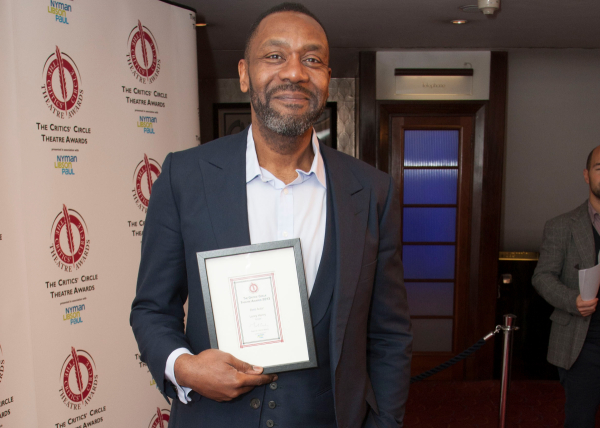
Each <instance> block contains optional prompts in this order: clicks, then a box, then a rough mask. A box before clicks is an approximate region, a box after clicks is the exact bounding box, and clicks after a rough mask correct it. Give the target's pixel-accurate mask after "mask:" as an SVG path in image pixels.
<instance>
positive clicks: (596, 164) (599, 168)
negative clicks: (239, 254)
mask: <svg viewBox="0 0 600 428" xmlns="http://www.w3.org/2000/svg"><path fill="white" fill-rule="evenodd" d="M583 178H584V179H585V182H586V183H587V184H589V185H590V192H592V194H593V195H594V196H596V197H597V198H598V199H600V148H596V149H595V150H594V152H593V153H592V161H591V162H590V169H589V170H588V169H585V170H584V171H583Z"/></svg>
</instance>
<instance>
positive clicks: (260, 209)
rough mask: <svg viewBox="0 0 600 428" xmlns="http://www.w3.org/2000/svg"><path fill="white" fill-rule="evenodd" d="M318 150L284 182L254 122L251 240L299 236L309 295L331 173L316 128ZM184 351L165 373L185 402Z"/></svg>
mask: <svg viewBox="0 0 600 428" xmlns="http://www.w3.org/2000/svg"><path fill="white" fill-rule="evenodd" d="M312 149H313V152H314V154H315V157H314V159H313V162H312V165H311V168H310V171H308V172H305V171H302V170H300V169H297V170H296V171H297V172H298V176H297V177H296V179H295V180H294V181H292V182H291V183H289V184H287V185H286V184H285V183H284V182H283V181H281V180H279V179H278V178H277V177H275V176H274V175H273V174H271V173H270V172H269V171H267V170H266V169H264V168H262V167H261V166H260V165H259V164H258V158H257V156H256V147H255V145H254V138H253V136H252V126H250V129H249V130H248V139H247V145H246V197H247V202H248V226H249V229H250V242H251V243H252V244H260V243H262V242H272V241H281V240H284V239H292V238H300V244H301V246H302V258H303V260H304V273H305V276H306V286H307V288H308V295H309V296H310V293H311V292H312V289H313V286H314V284H315V279H316V277H317V271H318V269H319V263H320V261H321V256H322V254H323V244H324V241H325V224H326V219H327V179H326V175H325V164H324V163H323V157H322V156H321V151H320V150H319V140H318V139H317V136H316V132H315V131H314V130H313V133H312ZM182 354H191V352H190V351H189V350H188V349H186V348H179V349H176V350H175V351H173V352H172V353H171V355H169V358H168V359H167V364H166V368H165V377H166V378H167V379H168V380H170V381H171V382H172V383H173V385H175V387H176V388H177V396H178V397H179V400H180V401H181V402H182V403H184V404H186V403H187V402H188V401H191V399H190V398H189V397H188V394H189V393H190V391H191V389H190V388H186V387H182V386H179V385H178V384H177V382H176V381H175V371H174V367H175V360H176V359H177V357H179V356H180V355H182Z"/></svg>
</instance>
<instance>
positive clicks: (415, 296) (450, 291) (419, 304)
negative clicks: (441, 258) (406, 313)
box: [404, 282, 454, 316]
mask: <svg viewBox="0 0 600 428" xmlns="http://www.w3.org/2000/svg"><path fill="white" fill-rule="evenodd" d="M404 285H406V293H407V294H408V308H409V309H410V314H411V315H420V316H452V315H453V314H454V283H453V282H406V283H405V284H404Z"/></svg>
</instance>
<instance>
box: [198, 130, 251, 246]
mask: <svg viewBox="0 0 600 428" xmlns="http://www.w3.org/2000/svg"><path fill="white" fill-rule="evenodd" d="M247 136H248V129H246V130H245V131H243V132H240V133H239V134H237V135H235V136H233V137H230V138H228V139H226V140H223V141H219V142H214V143H212V144H218V145H221V146H222V147H218V146H215V150H213V151H212V152H210V153H209V154H208V155H207V156H206V157H205V158H202V159H200V160H199V162H200V169H201V170H202V178H203V180H204V194H205V196H206V205H207V207H208V212H209V215H210V220H211V223H212V226H213V227H212V230H213V233H214V235H215V239H216V241H217V245H218V247H219V248H231V247H240V246H243V245H250V229H249V227H248V202H247V198H246V138H247Z"/></svg>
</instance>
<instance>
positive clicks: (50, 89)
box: [42, 46, 83, 119]
mask: <svg viewBox="0 0 600 428" xmlns="http://www.w3.org/2000/svg"><path fill="white" fill-rule="evenodd" d="M43 77H44V84H43V86H42V94H43V96H44V100H45V102H46V105H47V106H48V108H49V109H50V111H52V113H54V114H55V115H56V116H57V117H59V118H61V119H68V118H70V117H73V115H75V113H77V112H78V111H79V109H80V107H81V103H82V101H83V90H82V89H81V76H80V74H79V69H78V68H77V65H76V64H75V61H73V59H72V58H71V57H70V56H69V55H68V54H66V53H65V52H61V50H60V49H59V47H58V46H57V47H56V49H55V51H54V53H53V54H51V55H50V56H49V57H48V58H47V59H46V63H45V64H44V71H43Z"/></svg>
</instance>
